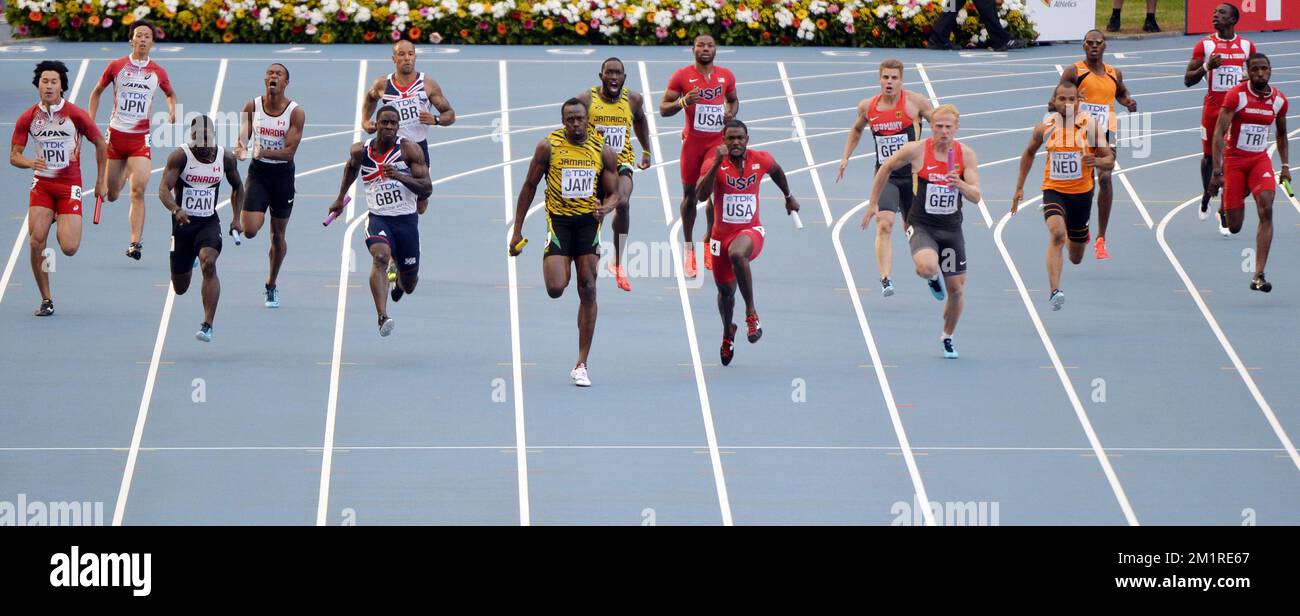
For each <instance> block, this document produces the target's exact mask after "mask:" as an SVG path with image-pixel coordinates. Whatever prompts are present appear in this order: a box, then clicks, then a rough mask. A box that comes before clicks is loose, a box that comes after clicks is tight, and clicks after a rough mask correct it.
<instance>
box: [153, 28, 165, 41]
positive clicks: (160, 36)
mask: <svg viewBox="0 0 1300 616" xmlns="http://www.w3.org/2000/svg"><path fill="white" fill-rule="evenodd" d="M153 38H154V40H155V41H162V40H166V38H167V33H166V32H163V30H162V28H154V29H153Z"/></svg>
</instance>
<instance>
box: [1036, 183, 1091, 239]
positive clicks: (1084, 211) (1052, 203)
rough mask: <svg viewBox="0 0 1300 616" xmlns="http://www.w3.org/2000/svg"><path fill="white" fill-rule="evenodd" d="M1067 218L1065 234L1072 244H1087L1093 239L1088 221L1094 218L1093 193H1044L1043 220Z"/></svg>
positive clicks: (1046, 191) (1053, 191) (1052, 191)
mask: <svg viewBox="0 0 1300 616" xmlns="http://www.w3.org/2000/svg"><path fill="white" fill-rule="evenodd" d="M1053 216H1062V217H1064V218H1065V234H1066V236H1067V237H1069V238H1070V241H1071V242H1075V243H1079V244H1087V243H1088V241H1089V240H1091V239H1092V233H1091V232H1089V230H1088V219H1089V218H1090V217H1091V216H1092V191H1091V190H1090V191H1088V192H1086V193H1079V194H1070V193H1063V192H1057V191H1055V190H1044V191H1043V220H1047V219H1049V218H1051V217H1053Z"/></svg>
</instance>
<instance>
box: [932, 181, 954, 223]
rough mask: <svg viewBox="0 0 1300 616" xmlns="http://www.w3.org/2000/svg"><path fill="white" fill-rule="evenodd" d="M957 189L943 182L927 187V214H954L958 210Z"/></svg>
mask: <svg viewBox="0 0 1300 616" xmlns="http://www.w3.org/2000/svg"><path fill="white" fill-rule="evenodd" d="M957 197H958V194H957V189H956V188H953V187H951V186H944V185H942V184H927V185H926V187H925V212H926V213H927V214H937V215H940V216H942V215H945V214H954V213H956V212H957Z"/></svg>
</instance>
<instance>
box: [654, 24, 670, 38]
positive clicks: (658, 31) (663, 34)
mask: <svg viewBox="0 0 1300 616" xmlns="http://www.w3.org/2000/svg"><path fill="white" fill-rule="evenodd" d="M655 36H656V37H658V38H661V39H662V38H668V29H667V28H665V27H663V26H659V27H658V28H655Z"/></svg>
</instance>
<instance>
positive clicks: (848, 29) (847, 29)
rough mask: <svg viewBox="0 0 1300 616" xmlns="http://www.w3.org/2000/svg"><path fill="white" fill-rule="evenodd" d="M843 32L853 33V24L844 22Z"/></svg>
mask: <svg viewBox="0 0 1300 616" xmlns="http://www.w3.org/2000/svg"><path fill="white" fill-rule="evenodd" d="M844 33H845V34H853V24H845V25H844Z"/></svg>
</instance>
